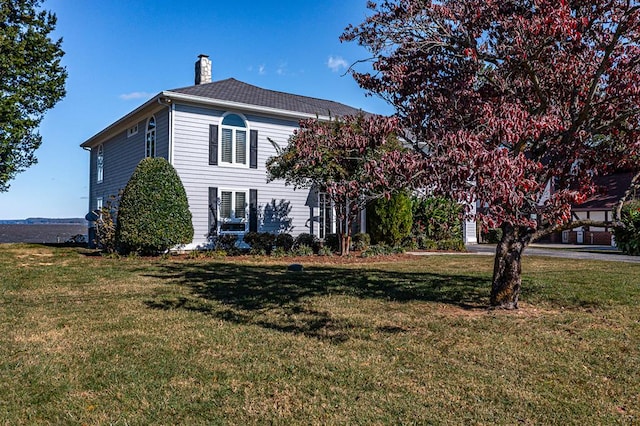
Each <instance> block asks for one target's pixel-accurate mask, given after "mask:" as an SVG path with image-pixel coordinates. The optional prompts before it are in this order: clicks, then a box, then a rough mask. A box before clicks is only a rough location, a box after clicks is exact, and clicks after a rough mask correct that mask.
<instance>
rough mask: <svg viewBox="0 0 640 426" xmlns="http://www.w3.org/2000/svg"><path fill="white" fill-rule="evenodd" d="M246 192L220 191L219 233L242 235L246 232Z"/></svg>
mask: <svg viewBox="0 0 640 426" xmlns="http://www.w3.org/2000/svg"><path fill="white" fill-rule="evenodd" d="M247 194H248V191H246V190H242V191H237V190H228V189H222V190H221V191H220V207H219V208H220V215H219V217H220V232H227V233H244V232H246V230H247V224H248V221H247V199H248V195H247Z"/></svg>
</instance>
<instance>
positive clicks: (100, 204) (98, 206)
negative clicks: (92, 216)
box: [96, 197, 104, 210]
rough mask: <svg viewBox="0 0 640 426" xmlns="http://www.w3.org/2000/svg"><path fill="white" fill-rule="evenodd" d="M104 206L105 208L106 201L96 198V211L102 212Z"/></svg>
mask: <svg viewBox="0 0 640 426" xmlns="http://www.w3.org/2000/svg"><path fill="white" fill-rule="evenodd" d="M103 206H104V201H103V199H102V197H98V198H96V210H101V209H102V207H103Z"/></svg>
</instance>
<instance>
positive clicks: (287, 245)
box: [274, 233, 294, 252]
mask: <svg viewBox="0 0 640 426" xmlns="http://www.w3.org/2000/svg"><path fill="white" fill-rule="evenodd" d="M293 242H294V240H293V237H292V236H291V234H286V233H285V234H278V235H276V239H275V241H274V244H275V246H276V249H283V250H284V251H285V252H287V251H289V250H291V249H292V248H293Z"/></svg>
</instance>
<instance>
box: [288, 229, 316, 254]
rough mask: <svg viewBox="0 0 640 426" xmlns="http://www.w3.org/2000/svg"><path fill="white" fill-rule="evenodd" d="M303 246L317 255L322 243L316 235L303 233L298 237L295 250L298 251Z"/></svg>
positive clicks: (294, 246) (294, 245)
mask: <svg viewBox="0 0 640 426" xmlns="http://www.w3.org/2000/svg"><path fill="white" fill-rule="evenodd" d="M301 246H306V247H307V248H310V249H311V250H312V251H313V252H314V253H317V252H318V250H319V249H320V242H319V241H318V238H317V237H316V236H315V235H312V234H307V233H303V234H300V235H298V236H297V237H296V239H295V241H294V244H293V248H294V249H298V248H299V247H301Z"/></svg>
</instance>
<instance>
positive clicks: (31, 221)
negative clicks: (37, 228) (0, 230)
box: [0, 217, 87, 225]
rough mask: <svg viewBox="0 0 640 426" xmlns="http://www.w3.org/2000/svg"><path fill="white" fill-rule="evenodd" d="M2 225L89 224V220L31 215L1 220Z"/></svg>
mask: <svg viewBox="0 0 640 426" xmlns="http://www.w3.org/2000/svg"><path fill="white" fill-rule="evenodd" d="M0 225H87V221H86V219H84V218H80V217H74V218H63V219H52V218H46V217H30V218H28V219H17V220H0Z"/></svg>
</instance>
